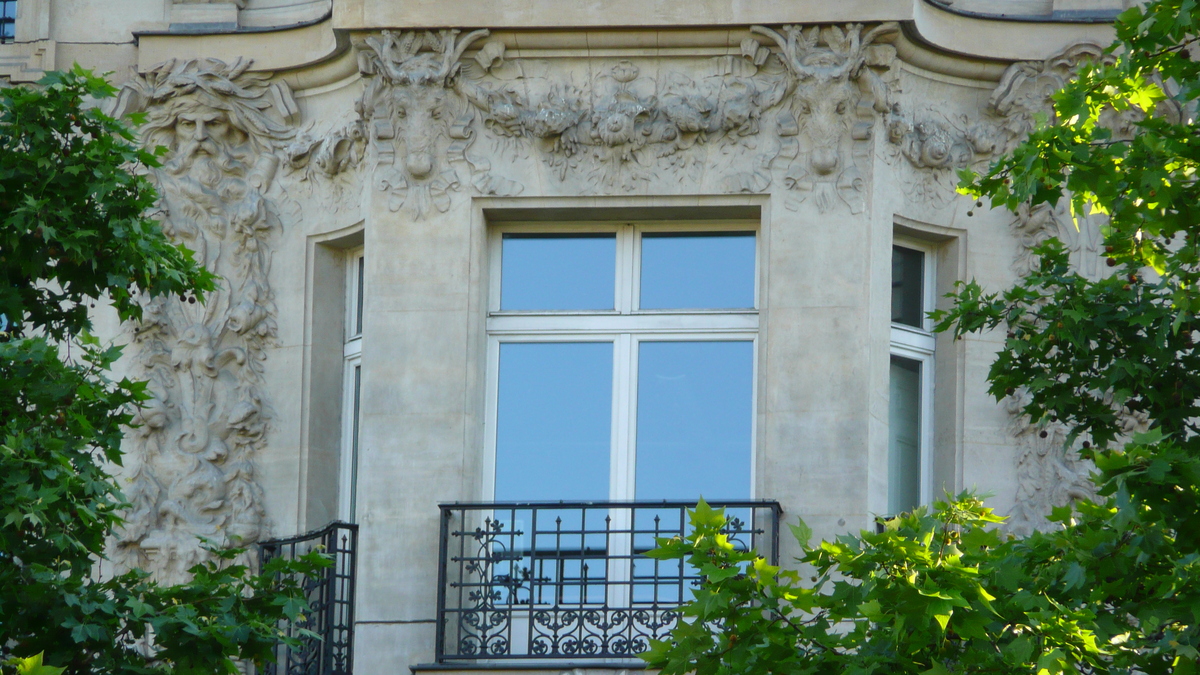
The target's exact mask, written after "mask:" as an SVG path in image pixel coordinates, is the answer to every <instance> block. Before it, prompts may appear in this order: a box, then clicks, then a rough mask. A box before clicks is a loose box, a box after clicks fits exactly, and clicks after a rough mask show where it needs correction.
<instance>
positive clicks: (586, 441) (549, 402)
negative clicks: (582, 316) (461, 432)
mask: <svg viewBox="0 0 1200 675" xmlns="http://www.w3.org/2000/svg"><path fill="white" fill-rule="evenodd" d="M612 371H613V345H612V343H611V342H539V343H505V344H501V345H500V376H499V377H500V383H499V387H500V389H499V393H498V400H497V411H496V415H497V417H496V499H497V500H498V501H541V500H554V499H570V500H589V499H608V496H609V494H608V467H609V460H608V458H609V451H610V446H611V443H610V436H611V429H612Z"/></svg>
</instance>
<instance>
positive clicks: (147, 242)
mask: <svg viewBox="0 0 1200 675" xmlns="http://www.w3.org/2000/svg"><path fill="white" fill-rule="evenodd" d="M114 93H115V90H114V89H113V88H112V87H111V86H110V85H108V84H107V83H106V82H105V81H104V80H103V79H102V78H99V77H95V76H92V75H91V74H90V73H88V72H87V71H85V70H82V69H80V68H79V67H78V66H77V67H76V68H75V70H73V71H71V72H66V73H49V74H47V76H46V77H45V78H44V79H43V80H42V81H41V82H40V83H39V86H38V87H31V88H10V89H0V219H2V221H0V277H2V278H0V312H2V313H3V315H2V316H0V330H2V331H3V332H0V664H3V665H2V666H0V667H3V668H4V670H5V671H8V670H9V669H13V670H17V671H21V672H26V671H29V670H30V669H34V670H35V671H36V672H41V673H50V672H53V671H54V668H55V667H57V668H65V669H66V672H67V673H68V674H69V675H76V674H79V675H82V674H84V673H197V674H199V673H205V674H206V675H211V674H212V673H216V672H222V671H223V672H228V673H235V672H237V669H236V667H235V663H234V661H233V660H232V659H248V660H253V661H257V662H261V661H262V660H263V659H266V658H270V655H271V651H272V649H273V647H274V645H275V644H277V642H278V641H279V637H280V634H279V628H278V626H279V622H280V621H281V620H285V619H294V618H296V617H297V615H298V614H299V613H300V612H301V611H303V610H304V609H305V608H306V606H307V605H306V602H305V599H304V596H303V593H302V591H301V589H300V588H299V587H298V584H297V581H296V577H295V575H297V574H301V573H311V572H313V571H315V570H316V569H317V568H319V567H320V566H323V565H324V564H326V563H325V561H323V560H322V559H321V558H320V557H319V556H318V555H315V554H314V555H312V556H309V557H308V558H306V559H304V560H300V561H285V560H282V559H277V560H273V561H271V562H270V563H269V564H268V565H267V567H266V569H264V570H262V573H261V574H259V575H254V574H251V573H250V570H247V569H246V568H245V567H243V566H239V565H234V564H232V562H231V561H232V559H233V557H234V553H232V552H229V551H215V552H214V555H215V557H216V561H215V562H212V563H209V564H205V565H201V566H197V567H196V568H194V569H193V570H192V572H193V575H194V578H193V579H192V580H191V581H190V582H189V583H187V584H184V585H180V586H172V587H164V586H160V585H158V584H157V583H155V582H154V581H153V580H151V579H150V578H148V577H147V575H146V574H145V573H143V572H140V571H133V572H129V573H126V574H122V575H119V576H113V575H106V574H104V572H103V570H104V564H103V551H104V546H105V542H106V540H107V539H108V537H109V535H110V534H111V533H112V531H113V528H114V527H116V526H117V525H119V524H120V523H121V517H120V513H121V510H122V508H123V507H124V506H125V504H124V502H123V498H122V495H121V492H120V490H119V488H118V486H117V484H116V483H115V481H114V480H113V478H112V477H111V476H110V470H111V468H112V467H113V465H117V466H119V465H120V464H121V450H120V444H121V439H122V435H123V433H124V429H125V428H126V427H127V425H128V424H129V423H130V421H131V419H132V418H131V409H132V408H133V407H135V406H137V405H138V404H139V403H140V402H142V401H144V400H146V399H147V392H146V387H145V384H144V383H142V382H132V381H129V380H128V379H122V380H120V381H114V380H112V379H111V378H109V377H108V376H107V373H108V372H109V369H110V367H111V366H112V364H113V363H114V361H115V360H116V359H117V358H118V357H119V356H120V348H119V347H113V346H105V345H102V344H101V343H100V342H99V341H98V340H97V339H96V338H94V337H93V336H91V335H90V334H89V333H88V329H89V327H90V323H89V312H90V311H91V310H92V309H93V308H94V307H96V305H97V304H108V305H110V306H111V307H112V308H114V309H115V310H116V313H117V314H118V315H119V316H120V318H122V319H136V318H138V317H139V316H140V307H141V306H140V304H139V303H140V301H141V299H142V298H145V297H154V296H158V295H164V294H167V295H178V296H181V297H183V296H186V297H196V298H202V297H203V293H204V292H205V291H208V290H212V288H213V286H214V284H213V278H212V276H211V274H209V273H208V272H207V271H206V270H204V269H202V268H200V267H199V266H198V265H197V264H196V263H195V261H194V260H193V259H192V256H191V253H190V252H189V251H187V250H186V249H183V248H180V247H177V246H175V245H173V244H171V243H170V242H169V241H168V240H167V239H166V238H165V236H164V235H163V233H162V232H161V230H160V229H159V227H158V225H157V223H156V222H155V221H154V220H153V219H151V218H149V217H148V216H147V212H148V210H149V209H151V208H152V207H153V206H154V204H155V202H156V200H157V197H156V194H155V191H154V189H153V188H152V187H151V185H150V183H149V182H148V181H147V180H146V178H144V177H143V176H141V175H139V174H137V173H134V172H131V170H130V167H136V166H138V165H141V166H147V167H153V166H157V160H156V159H155V156H154V155H153V154H151V153H148V152H145V151H144V150H142V149H140V148H139V147H138V146H137V145H136V144H135V143H134V142H133V136H132V134H131V132H130V131H129V130H128V128H126V127H125V126H124V125H123V124H122V123H121V122H119V121H118V120H114V119H112V118H111V117H108V116H106V115H105V114H103V113H102V112H101V111H100V110H99V109H98V108H96V107H87V106H85V100H87V99H89V98H91V99H102V98H105V97H109V96H112V95H113V94H114ZM34 657H37V661H36V663H35V662H34V661H32V660H31V659H33V658H34ZM43 658H44V661H45V664H46V665H45V666H43V665H42V659H43Z"/></svg>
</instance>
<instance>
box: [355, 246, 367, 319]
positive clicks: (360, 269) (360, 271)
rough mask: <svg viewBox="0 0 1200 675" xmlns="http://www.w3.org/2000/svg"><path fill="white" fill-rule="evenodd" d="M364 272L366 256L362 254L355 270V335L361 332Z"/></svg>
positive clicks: (365, 270) (365, 271) (365, 269)
mask: <svg viewBox="0 0 1200 675" xmlns="http://www.w3.org/2000/svg"><path fill="white" fill-rule="evenodd" d="M366 273H367V258H366V256H363V257H361V258H359V259H358V266H357V268H356V270H355V275H356V276H357V277H358V279H357V286H358V290H357V291H356V292H355V302H356V304H357V305H358V306H357V307H355V309H354V334H355V335H361V334H362V320H363V278H364V277H365V276H366Z"/></svg>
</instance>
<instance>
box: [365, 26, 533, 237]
mask: <svg viewBox="0 0 1200 675" xmlns="http://www.w3.org/2000/svg"><path fill="white" fill-rule="evenodd" d="M487 35H488V31H486V30H477V31H474V32H471V33H468V34H467V35H465V36H462V37H459V31H457V30H443V31H439V32H438V33H434V32H432V31H427V32H424V33H418V32H405V33H392V32H390V31H383V33H382V34H381V35H380V36H377V37H370V38H367V39H366V41H365V42H364V43H363V44H362V45H361V46H360V47H361V51H360V52H359V69H360V71H361V72H362V73H363V75H364V77H366V78H367V86H366V89H365V91H364V92H363V95H362V98H361V99H360V101H359V103H358V113H359V115H360V117H361V119H362V120H363V121H364V122H365V123H366V125H367V133H368V138H369V140H370V144H371V147H372V148H373V150H374V153H375V163H376V167H375V184H376V187H378V189H380V190H382V191H384V192H387V193H388V194H389V196H390V199H389V205H388V206H389V208H390V209H391V210H393V211H397V210H399V209H400V208H401V207H403V206H404V205H405V204H411V207H412V209H413V210H414V212H415V213H416V215H417V216H418V217H420V216H422V215H424V214H425V213H426V212H427V211H428V210H429V207H430V206H433V207H434V208H436V209H437V210H439V211H443V212H444V211H446V210H447V209H449V208H450V193H451V192H454V191H457V190H459V189H461V187H462V183H461V179H460V178H459V175H458V172H457V170H456V169H455V168H454V164H456V163H459V162H466V163H468V164H469V166H470V171H471V173H472V184H473V185H474V186H475V188H476V189H478V190H479V191H480V192H483V193H485V194H499V195H513V194H517V193H519V192H520V191H521V189H522V188H521V186H520V185H518V184H517V183H515V182H513V181H511V180H507V179H503V178H500V177H499V176H491V175H490V174H489V173H488V169H489V168H490V165H489V164H488V163H487V161H486V160H484V159H482V158H475V157H470V156H468V154H467V151H468V149H469V148H470V146H471V144H472V143H473V142H474V133H475V132H474V129H473V128H472V126H473V122H474V116H475V115H474V110H473V109H472V108H471V106H470V105H469V104H468V103H467V101H466V100H465V99H464V97H463V96H462V95H461V94H460V93H459V91H458V88H457V84H458V82H459V79H460V78H459V73H460V71H461V69H462V64H461V63H460V62H459V59H460V58H461V57H462V54H463V52H464V51H466V50H467V48H468V47H470V46H471V45H472V44H473V43H474V42H475V41H477V40H479V39H480V38H482V37H485V36H487Z"/></svg>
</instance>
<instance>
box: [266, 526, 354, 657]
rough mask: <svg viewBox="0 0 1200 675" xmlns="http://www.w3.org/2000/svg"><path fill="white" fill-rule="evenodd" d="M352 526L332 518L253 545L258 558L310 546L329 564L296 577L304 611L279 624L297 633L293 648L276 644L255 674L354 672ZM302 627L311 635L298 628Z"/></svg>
mask: <svg viewBox="0 0 1200 675" xmlns="http://www.w3.org/2000/svg"><path fill="white" fill-rule="evenodd" d="M357 544H358V525H354V524H351V523H341V522H334V523H330V524H329V525H326V526H325V527H323V528H321V529H319V530H316V531H313V532H309V533H307V534H301V535H298V536H295V537H288V538H286V539H272V540H270V541H264V542H260V543H259V545H258V553H259V560H260V563H261V564H265V563H266V562H267V561H268V560H271V559H272V558H278V557H281V556H282V557H284V558H296V557H298V556H301V555H304V554H305V553H308V552H310V551H315V550H316V551H321V552H323V553H325V554H326V555H328V556H329V557H330V559H331V562H332V565H330V566H329V567H326V568H325V569H322V570H321V571H320V572H319V573H318V575H317V576H314V577H305V578H303V579H301V580H300V583H301V585H302V587H303V588H304V590H305V594H306V595H307V597H308V604H309V611H308V612H306V613H305V615H304V618H303V620H302V621H299V622H285V624H284V625H283V626H281V629H282V630H283V631H284V632H285V633H286V634H287V635H288V636H290V637H298V638H299V640H300V644H299V646H298V647H288V646H286V645H283V644H280V645H279V646H278V647H276V649H275V662H274V663H267V664H264V666H263V668H262V670H261V671H259V672H260V673H261V675H351V673H353V671H354V652H353V647H354V575H355V555H356V549H357ZM299 629H307V630H309V631H312V633H313V634H307V633H301V632H300V630H299Z"/></svg>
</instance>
